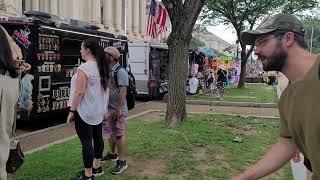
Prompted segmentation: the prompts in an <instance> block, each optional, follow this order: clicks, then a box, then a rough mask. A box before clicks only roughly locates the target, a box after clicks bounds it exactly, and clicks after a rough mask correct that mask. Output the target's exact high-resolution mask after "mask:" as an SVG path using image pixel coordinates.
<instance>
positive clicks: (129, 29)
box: [126, 0, 132, 38]
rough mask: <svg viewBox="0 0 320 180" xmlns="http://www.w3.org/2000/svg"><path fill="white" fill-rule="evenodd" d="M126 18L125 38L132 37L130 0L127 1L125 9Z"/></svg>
mask: <svg viewBox="0 0 320 180" xmlns="http://www.w3.org/2000/svg"><path fill="white" fill-rule="evenodd" d="M126 11H127V12H126V18H127V34H126V35H127V36H128V38H130V37H132V0H127V8H126Z"/></svg>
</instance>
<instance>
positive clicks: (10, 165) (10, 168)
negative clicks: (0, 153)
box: [6, 108, 24, 173]
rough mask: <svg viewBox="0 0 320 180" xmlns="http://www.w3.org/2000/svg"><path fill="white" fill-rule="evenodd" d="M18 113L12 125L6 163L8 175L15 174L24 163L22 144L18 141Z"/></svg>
mask: <svg viewBox="0 0 320 180" xmlns="http://www.w3.org/2000/svg"><path fill="white" fill-rule="evenodd" d="M15 109H17V108H15ZM16 112H17V111H15V116H14V121H13V125H12V133H11V138H10V152H9V158H8V161H7V163H6V170H7V172H8V173H14V172H15V171H17V170H18V169H19V168H20V167H21V165H22V164H23V162H24V154H23V151H22V149H21V145H20V142H19V140H17V139H16V121H17V118H16Z"/></svg>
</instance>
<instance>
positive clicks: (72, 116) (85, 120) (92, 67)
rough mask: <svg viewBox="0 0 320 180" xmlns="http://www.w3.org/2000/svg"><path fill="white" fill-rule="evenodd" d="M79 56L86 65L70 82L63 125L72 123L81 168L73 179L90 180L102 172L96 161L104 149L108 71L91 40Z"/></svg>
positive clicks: (82, 48) (95, 43)
mask: <svg viewBox="0 0 320 180" xmlns="http://www.w3.org/2000/svg"><path fill="white" fill-rule="evenodd" d="M80 53H81V57H82V59H83V60H85V61H86V62H85V63H83V64H81V65H80V66H79V67H78V72H77V73H76V74H75V75H73V76H72V79H71V88H70V89H71V91H70V100H69V107H70V113H69V115H68V118H67V123H68V124H70V123H71V121H72V120H74V121H75V129H76V132H77V135H78V136H79V139H80V141H81V145H82V158H83V164H84V168H85V170H84V171H80V173H79V175H78V176H76V177H75V178H74V179H94V177H95V176H100V175H102V174H103V173H104V172H103V170H102V168H101V164H100V159H101V158H102V153H103V149H104V142H103V138H102V121H103V118H104V115H105V114H106V112H107V105H108V98H109V89H108V84H109V69H108V60H107V59H106V56H105V55H104V52H103V48H102V47H101V46H99V42H98V41H96V40H95V39H86V40H84V41H83V42H82V44H81V51H80ZM92 141H93V146H92Z"/></svg>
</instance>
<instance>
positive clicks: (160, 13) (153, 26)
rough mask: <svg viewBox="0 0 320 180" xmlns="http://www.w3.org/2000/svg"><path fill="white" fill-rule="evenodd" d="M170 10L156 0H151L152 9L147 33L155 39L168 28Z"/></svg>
mask: <svg viewBox="0 0 320 180" xmlns="http://www.w3.org/2000/svg"><path fill="white" fill-rule="evenodd" d="M168 16H169V15H168V12H167V10H166V9H165V8H164V6H163V5H162V4H161V3H159V2H157V1H156V0H151V5H150V11H149V16H148V22H147V35H148V36H150V37H152V38H153V39H155V38H157V37H158V36H159V34H160V33H161V32H163V31H166V30H167V27H166V25H167V18H168Z"/></svg>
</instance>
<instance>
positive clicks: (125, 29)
mask: <svg viewBox="0 0 320 180" xmlns="http://www.w3.org/2000/svg"><path fill="white" fill-rule="evenodd" d="M118 1H119V0H118ZM124 3H125V4H124V35H125V36H127V6H128V5H127V4H128V0H125V1H124Z"/></svg>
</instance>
